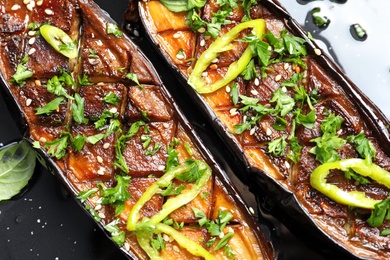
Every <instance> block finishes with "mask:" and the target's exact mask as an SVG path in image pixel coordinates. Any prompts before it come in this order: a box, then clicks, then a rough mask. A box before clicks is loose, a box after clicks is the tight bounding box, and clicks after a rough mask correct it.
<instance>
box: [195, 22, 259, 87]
mask: <svg viewBox="0 0 390 260" xmlns="http://www.w3.org/2000/svg"><path fill="white" fill-rule="evenodd" d="M247 28H253V32H254V34H255V35H256V36H257V37H259V38H260V37H261V36H262V35H263V34H264V33H265V28H266V26H265V21H264V20H263V19H256V20H250V21H247V22H243V23H240V24H238V25H236V26H235V27H233V28H232V29H231V30H230V31H229V32H227V33H226V34H224V35H222V36H220V37H218V38H217V39H216V40H215V41H214V42H213V43H212V44H211V45H210V46H209V48H207V50H205V51H204V52H203V53H202V55H201V56H200V57H199V59H198V61H197V62H196V63H195V66H194V69H193V70H192V72H191V74H190V77H189V79H188V83H189V84H190V85H191V86H192V87H193V88H194V89H195V90H196V91H197V92H198V93H212V92H214V91H216V90H218V89H219V88H221V87H223V86H226V85H227V84H229V83H230V82H231V81H233V80H234V79H235V78H237V77H238V75H240V73H241V72H242V71H243V70H244V69H245V68H246V66H247V65H248V63H249V62H250V60H251V58H252V56H253V53H252V50H251V48H250V47H249V46H248V47H247V48H246V50H245V51H244V53H243V54H242V56H241V57H240V59H238V60H237V61H235V62H233V63H231V64H230V66H229V68H228V71H227V72H226V74H225V75H224V77H223V79H221V80H219V81H217V82H214V83H212V84H207V83H206V82H205V81H204V80H203V79H202V73H203V72H204V71H205V70H206V69H207V67H208V66H209V65H210V63H211V62H212V61H213V60H214V59H215V58H216V57H217V56H218V55H219V53H221V52H225V51H228V50H231V49H232V48H233V45H232V44H231V42H232V41H234V40H235V39H236V38H237V36H238V34H239V33H240V32H241V31H242V30H244V29H247Z"/></svg>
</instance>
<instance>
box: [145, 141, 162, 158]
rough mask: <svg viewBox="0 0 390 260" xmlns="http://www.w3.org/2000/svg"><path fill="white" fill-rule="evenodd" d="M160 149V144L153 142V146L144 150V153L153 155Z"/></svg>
mask: <svg viewBox="0 0 390 260" xmlns="http://www.w3.org/2000/svg"><path fill="white" fill-rule="evenodd" d="M160 149H161V144H159V143H155V144H154V146H153V148H151V149H148V150H146V151H145V155H152V156H153V155H155V154H156V153H157V152H158V151H160Z"/></svg>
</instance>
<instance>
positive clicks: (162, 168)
mask: <svg viewBox="0 0 390 260" xmlns="http://www.w3.org/2000/svg"><path fill="white" fill-rule="evenodd" d="M157 170H159V171H163V170H165V166H164V165H159V166H158V167H157Z"/></svg>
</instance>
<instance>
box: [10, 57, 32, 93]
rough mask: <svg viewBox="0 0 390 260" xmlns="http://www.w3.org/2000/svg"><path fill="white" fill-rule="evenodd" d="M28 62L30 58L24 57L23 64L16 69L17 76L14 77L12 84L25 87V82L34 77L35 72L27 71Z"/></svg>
mask: <svg viewBox="0 0 390 260" xmlns="http://www.w3.org/2000/svg"><path fill="white" fill-rule="evenodd" d="M27 62H28V56H27V55H26V56H24V57H23V59H22V60H21V62H20V63H19V64H18V66H17V67H16V71H15V74H14V75H12V77H11V80H10V82H11V83H16V84H18V85H19V86H21V87H22V86H23V85H24V83H25V82H24V81H25V80H26V79H28V78H31V77H32V76H33V75H34V72H32V71H30V70H28V69H27V67H26V66H25V64H26V63H27Z"/></svg>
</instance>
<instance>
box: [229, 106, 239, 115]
mask: <svg viewBox="0 0 390 260" xmlns="http://www.w3.org/2000/svg"><path fill="white" fill-rule="evenodd" d="M229 112H230V115H231V116H235V115H238V112H237V108H232V109H230V111H229Z"/></svg>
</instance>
